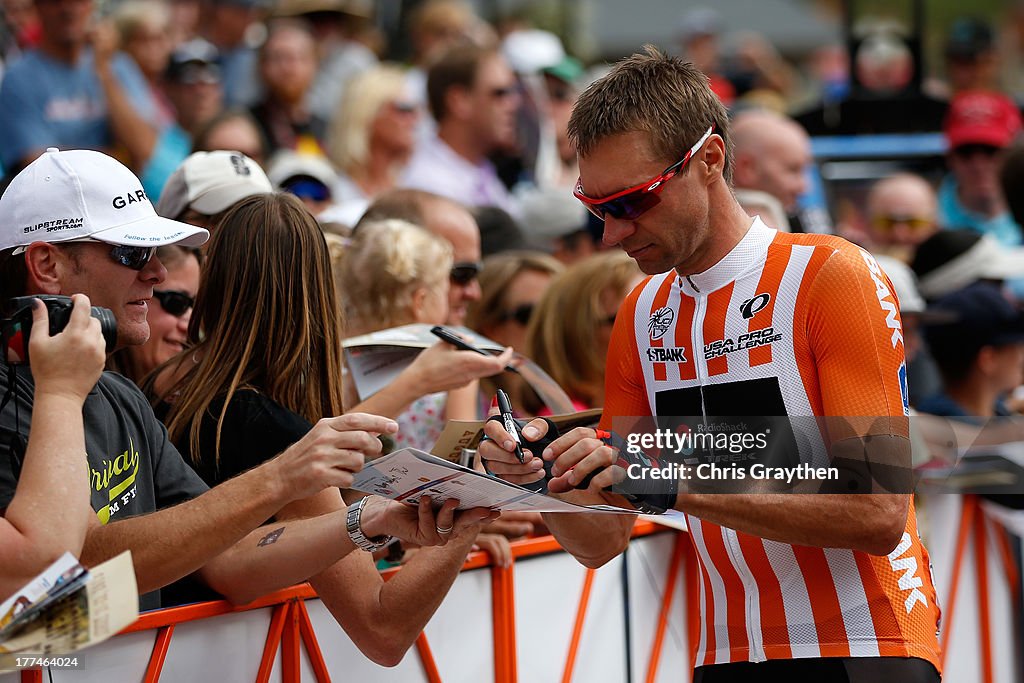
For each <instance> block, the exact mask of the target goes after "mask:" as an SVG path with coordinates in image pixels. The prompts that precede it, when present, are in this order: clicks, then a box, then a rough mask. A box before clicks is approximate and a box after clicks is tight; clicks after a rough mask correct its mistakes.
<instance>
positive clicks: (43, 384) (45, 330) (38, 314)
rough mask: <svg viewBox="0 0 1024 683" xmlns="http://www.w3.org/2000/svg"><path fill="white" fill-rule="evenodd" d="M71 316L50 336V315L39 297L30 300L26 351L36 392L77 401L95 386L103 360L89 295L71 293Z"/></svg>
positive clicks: (103, 353) (101, 337) (104, 350)
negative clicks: (91, 312)
mask: <svg viewBox="0 0 1024 683" xmlns="http://www.w3.org/2000/svg"><path fill="white" fill-rule="evenodd" d="M71 300H72V303H73V304H74V307H73V308H72V309H71V318H70V320H69V321H68V324H67V327H65V328H64V330H63V331H62V332H59V333H58V334H55V335H53V336H52V337H51V336H50V334H49V332H50V316H49V312H48V311H47V310H46V306H45V305H44V304H43V302H42V301H40V300H38V299H36V300H35V301H34V302H33V304H32V332H31V334H30V336H29V342H28V351H29V359H30V360H31V364H32V376H33V378H34V379H35V383H36V395H37V399H36V400H38V396H39V395H40V394H50V395H61V396H65V397H67V398H69V399H71V400H73V401H77V402H78V403H83V402H84V401H85V397H86V396H87V395H88V394H89V392H90V391H92V388H93V387H94V386H96V381H97V380H98V379H99V378H100V375H101V374H102V373H103V364H104V362H105V361H106V357H107V355H106V342H105V341H104V339H103V333H102V332H101V331H100V321H99V320H97V319H96V318H93V317H92V316H91V315H89V312H90V304H89V297H87V296H85V295H84V294H75V295H74V296H73V297H71Z"/></svg>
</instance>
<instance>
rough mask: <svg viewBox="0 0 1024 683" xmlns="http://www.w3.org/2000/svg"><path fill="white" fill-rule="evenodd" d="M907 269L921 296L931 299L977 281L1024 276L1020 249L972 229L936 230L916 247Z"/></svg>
mask: <svg viewBox="0 0 1024 683" xmlns="http://www.w3.org/2000/svg"><path fill="white" fill-rule="evenodd" d="M910 267H911V268H913V270H914V273H916V274H917V277H918V281H919V283H920V287H921V293H922V294H923V295H924V296H925V297H926V298H928V299H935V298H938V297H941V296H943V295H945V294H948V293H950V292H953V291H956V290H958V289H962V288H963V287H966V286H967V285H970V284H972V283H974V282H976V281H978V280H1008V279H1012V278H1019V277H1024V248H1019V247H1017V248H1014V247H1004V246H1002V245H1001V244H999V243H998V242H997V241H996V240H995V238H993V237H990V236H988V235H982V234H981V233H978V232H975V231H973V230H940V231H939V232H937V233H935V234H934V235H932V236H931V237H929V238H928V239H926V240H925V241H924V242H922V243H921V244H920V245H918V247H917V252H916V253H915V254H914V260H913V261H912V262H911V264H910Z"/></svg>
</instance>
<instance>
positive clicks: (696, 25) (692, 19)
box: [676, 7, 722, 43]
mask: <svg viewBox="0 0 1024 683" xmlns="http://www.w3.org/2000/svg"><path fill="white" fill-rule="evenodd" d="M676 31H677V33H678V35H679V39H680V40H681V41H683V42H684V43H686V42H689V41H691V40H693V39H694V38H698V37H700V36H714V35H718V34H719V33H721V32H722V16H721V15H720V14H719V13H718V12H716V11H715V10H713V9H711V8H710V7H693V8H691V9H689V10H687V11H686V13H685V14H683V16H682V17H680V19H679V24H678V26H677V27H676Z"/></svg>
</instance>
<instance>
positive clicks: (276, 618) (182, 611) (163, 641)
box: [21, 496, 1020, 683]
mask: <svg viewBox="0 0 1024 683" xmlns="http://www.w3.org/2000/svg"><path fill="white" fill-rule="evenodd" d="M656 532H663V533H673V532H671V531H669V530H667V529H665V528H664V527H660V526H658V525H655V524H653V523H651V522H646V521H638V522H637V523H636V525H635V527H634V530H633V536H634V537H638V536H646V535H650V534H653V533H656ZM989 533H992V534H993V536H992V538H991V539H990V538H989ZM685 536H686V534H685V533H679V532H676V533H675V538H674V539H673V548H672V554H671V559H670V561H669V562H668V565H667V569H666V572H665V576H664V584H663V585H664V591H663V594H662V595H661V597H660V604H661V608H660V610H659V614H658V620H657V623H656V626H655V631H654V636H653V640H652V641H651V649H650V654H649V658H648V660H647V668H646V675H645V679H644V680H645V682H646V683H653V682H654V681H655V680H656V678H657V673H658V666H659V664H660V660H661V657H662V648H663V643H664V638H665V634H666V630H667V627H668V622H669V618H670V616H671V614H672V608H673V602H674V596H675V593H676V590H677V588H678V583H679V575H680V571H681V570H682V571H683V572H684V576H686V577H693V576H695V575H696V558H695V556H694V553H693V551H692V547H691V545H690V543H689V541H688V539H687V538H686V537H685ZM972 542H973V545H974V548H973V550H974V552H973V559H974V572H975V574H976V582H977V590H978V601H977V602H978V606H977V610H978V619H979V624H978V626H979V628H978V636H979V643H978V645H979V649H978V652H979V660H980V663H979V666H980V671H979V674H980V681H982V682H983V683H992V681H993V680H994V662H993V653H992V651H991V635H992V634H991V628H992V626H991V624H990V606H989V599H990V594H989V591H990V580H991V577H990V576H989V570H988V564H987V559H988V557H987V555H988V551H989V548H993V545H994V548H993V550H994V552H996V553H997V557H999V559H1000V560H1001V564H1002V570H1003V571H1004V572H1005V577H1006V580H1007V581H1008V584H1009V586H1011V592H1012V594H1013V595H1014V596H1015V597H1016V596H1017V595H1018V594H1019V590H1020V586H1019V577H1020V570H1019V569H1018V567H1017V566H1016V562H1015V561H1014V558H1013V554H1012V551H1011V549H1010V545H1009V541H1008V538H1007V533H1006V530H1005V529H1004V528H1003V527H1002V526H1001V525H999V524H990V520H989V519H988V518H987V516H986V515H985V513H984V510H983V509H982V507H981V504H980V502H979V500H978V498H977V497H975V496H964V498H963V505H962V509H961V511H960V522H959V525H958V533H957V539H956V545H955V550H954V555H953V564H952V575H951V582H950V586H949V591H948V595H947V596H946V599H945V601H944V602H945V606H944V607H945V608H944V613H943V622H944V628H943V632H942V635H941V647H942V656H943V659H945V656H946V652H947V651H948V643H949V637H950V633H951V632H952V630H953V627H952V625H953V617H954V612H955V610H956V607H957V604H956V603H957V594H958V592H959V588H960V584H961V583H962V578H963V577H962V569H963V566H964V558H965V557H966V556H967V555H968V546H969V545H970V544H971V543H972ZM561 550H562V548H561V546H560V545H559V544H558V542H557V541H556V540H555V539H554V538H553V537H551V536H544V537H539V538H533V539H526V540H523V541H517V542H515V543H513V544H512V556H513V560H514V561H515V560H516V559H522V558H526V557H531V556H537V555H545V554H549V553H554V552H559V551H561ZM487 567H489V568H490V573H491V601H492V607H493V612H492V620H493V636H492V637H493V645H494V680H495V682H496V683H516V681H517V680H518V672H517V649H516V618H515V595H516V593H515V582H514V571H513V567H511V566H510V567H508V568H501V567H497V566H492V564H491V560H490V557H489V556H488V555H487V554H486V553H481V552H476V553H472V554H470V555H469V557H468V558H467V560H466V562H465V563H464V565H463V570H464V571H465V570H472V569H482V568H487ZM397 571H399V569H397V568H395V569H389V570H387V571H385V572H383V575H384V578H385V580H386V579H388V578H390V577H391V576H393V575H394V573H395V572H397ZM594 578H595V571H594V570H589V569H588V570H587V571H586V574H585V576H584V581H583V586H582V589H581V594H580V598H579V604H578V607H577V611H576V616H575V621H574V623H573V628H572V636H571V640H570V643H569V647H568V652H567V654H566V660H565V665H564V668H563V670H562V679H561V680H562V682H563V683H571V681H572V678H573V673H574V668H575V665H576V662H577V655H578V652H579V647H580V642H581V639H582V635H583V630H584V626H585V623H586V616H587V610H588V606H589V602H590V596H591V589H592V587H593V582H594ZM684 589H685V593H684V599H685V601H686V605H687V608H686V612H687V617H686V622H685V624H686V632H687V638H688V639H689V644H690V652H691V655H692V652H693V644H694V643H695V642H696V641H695V638H696V636H697V630H698V629H699V623H698V618H697V615H696V612H695V609H694V605H695V604H696V601H697V599H698V597H697V591H696V583H695V582H694V581H692V580H687V581H686V582H685V584H684ZM315 597H316V593H315V592H314V591H313V589H312V588H311V587H310V586H309V585H308V584H302V585H298V586H292V587H290V588H286V589H284V590H281V591H278V592H276V593H273V594H271V595H267V596H264V597H262V598H260V599H258V600H256V601H254V602H252V603H251V604H249V605H245V606H244V607H234V606H232V605H231V604H230V603H228V602H226V601H217V602H206V603H199V604H195V605H188V606H184V607H175V608H170V609H164V610H157V611H153V612H147V613H144V614H143V615H141V616H140V617H139V619H138V620H137V621H136V622H135V623H134V624H132V625H131V626H130V627H128V628H126V629H125V630H124V631H122V634H125V633H133V632H139V631H151V630H155V631H156V637H155V642H154V644H153V648H152V653H151V654H150V657H149V661H148V666H147V667H146V671H145V676H144V678H143V680H144V681H145V683H157V681H159V680H160V676H161V673H162V670H163V667H164V663H165V660H166V657H167V653H168V651H169V648H170V643H171V639H172V638H173V636H174V632H175V626H176V625H178V624H182V623H186V622H192V621H197V620H202V619H207V618H210V617H215V616H219V615H223V614H229V613H233V612H242V611H248V610H255V609H261V608H267V607H272V608H273V612H272V615H271V619H270V626H269V628H268V633H267V637H266V641H265V644H264V648H263V655H262V658H261V661H260V667H259V672H258V675H257V681H260V682H263V681H269V678H270V674H271V671H272V669H273V666H274V663H275V661H276V659H277V654H278V652H281V660H280V661H281V679H282V681H283V682H284V683H298V682H299V681H300V678H301V667H300V663H301V656H300V647H304V648H305V651H306V654H307V656H308V659H309V664H310V667H311V669H312V671H313V677H314V678H315V680H316V681H318V683H326V682H328V681H330V680H331V675H330V672H329V670H328V667H327V665H326V663H325V660H324V656H323V653H322V651H321V649H320V645H319V642H318V639H317V636H316V632H315V630H314V628H313V624H312V621H311V619H310V615H309V612H308V611H307V609H306V604H305V601H306V600H308V599H312V598H315ZM416 653H417V656H418V659H419V661H420V664H421V666H422V667H423V672H424V676H425V678H426V680H427V681H429V682H430V683H441V682H442V678H441V675H440V671H439V669H438V666H437V662H436V661H435V659H434V656H433V653H432V652H431V648H430V644H429V643H428V641H427V638H426V636H425V635H424V634H423V633H421V634H420V635H419V637H418V638H417V640H416ZM42 682H43V676H42V672H41V671H40V670H38V669H34V670H26V671H22V672H21V683H42Z"/></svg>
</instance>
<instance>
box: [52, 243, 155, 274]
mask: <svg viewBox="0 0 1024 683" xmlns="http://www.w3.org/2000/svg"><path fill="white" fill-rule="evenodd" d="M87 243H88V244H106V245H107V246H109V247H110V258H112V259H113V260H114V261H116V262H117V263H120V264H121V265H122V266H124V267H125V268H131V269H132V270H142V269H143V268H145V267H146V264H147V263H149V261H150V259H152V258H153V254H155V253H156V247H134V246H128V245H124V244H110V243H108V242H103V241H100V240H94V239H89V238H85V239H80V240H68V241H67V242H57V243H56V245H57V246H63V245H65V244H87Z"/></svg>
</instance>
